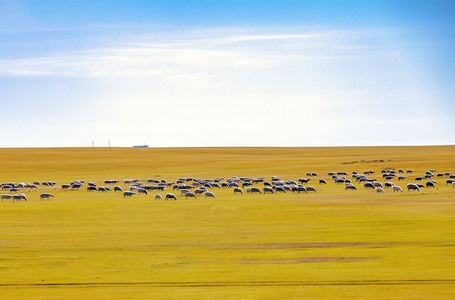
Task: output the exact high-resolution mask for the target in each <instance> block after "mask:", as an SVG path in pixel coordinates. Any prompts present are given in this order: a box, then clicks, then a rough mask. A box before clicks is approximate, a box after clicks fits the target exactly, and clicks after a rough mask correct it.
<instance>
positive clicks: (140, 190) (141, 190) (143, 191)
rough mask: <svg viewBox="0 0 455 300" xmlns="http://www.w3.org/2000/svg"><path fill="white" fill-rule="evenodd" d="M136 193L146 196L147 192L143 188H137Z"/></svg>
mask: <svg viewBox="0 0 455 300" xmlns="http://www.w3.org/2000/svg"><path fill="white" fill-rule="evenodd" d="M137 192H138V193H139V194H145V195H147V190H146V189H144V188H138V189H137Z"/></svg>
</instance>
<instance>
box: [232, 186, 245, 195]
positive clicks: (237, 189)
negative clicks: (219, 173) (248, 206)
mask: <svg viewBox="0 0 455 300" xmlns="http://www.w3.org/2000/svg"><path fill="white" fill-rule="evenodd" d="M234 194H243V191H242V189H241V188H239V187H235V188H234Z"/></svg>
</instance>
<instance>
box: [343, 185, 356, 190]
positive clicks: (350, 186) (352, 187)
mask: <svg viewBox="0 0 455 300" xmlns="http://www.w3.org/2000/svg"><path fill="white" fill-rule="evenodd" d="M344 190H345V191H347V190H352V191H355V190H357V188H356V187H355V186H354V185H353V184H350V183H349V184H346V186H345V187H344Z"/></svg>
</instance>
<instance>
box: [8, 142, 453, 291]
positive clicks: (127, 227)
mask: <svg viewBox="0 0 455 300" xmlns="http://www.w3.org/2000/svg"><path fill="white" fill-rule="evenodd" d="M454 154H455V146H428V147H345V148H169V149H164V148H158V149H154V148H149V149H133V148H36V149H0V182H2V183H5V182H14V183H20V182H25V183H29V182H35V181H37V182H44V181H55V182H56V183H57V184H56V186H54V187H44V186H40V187H39V188H38V190H36V191H33V190H32V191H29V190H21V192H23V193H25V194H26V195H27V198H28V201H11V200H8V201H6V200H5V201H2V202H0V228H1V231H0V299H453V297H454V295H455V189H452V187H451V186H449V185H446V183H445V181H446V180H447V178H448V177H446V176H444V177H438V178H434V179H435V180H436V181H437V182H438V185H437V188H435V189H433V188H423V189H422V190H421V191H420V192H408V191H407V190H406V188H405V187H406V184H407V183H409V182H414V179H415V177H416V176H418V175H423V174H424V173H425V171H427V170H429V169H435V170H436V173H439V172H442V173H452V174H455V155H454ZM390 168H394V169H395V170H398V169H404V170H407V169H412V170H414V172H413V173H412V174H405V175H406V176H407V178H406V180H404V181H400V182H398V181H397V180H396V179H394V180H393V181H394V182H395V183H396V184H399V185H401V186H402V187H403V189H404V192H403V193H393V192H392V191H391V190H390V189H386V190H385V193H383V194H378V193H376V192H374V191H372V190H368V189H365V188H363V185H362V184H361V183H356V182H355V181H354V184H355V185H356V186H357V191H345V190H344V186H343V185H337V184H335V183H334V181H333V180H332V179H331V178H330V176H329V175H328V174H327V173H328V172H332V171H334V172H338V171H344V172H347V173H348V174H349V178H351V173H352V172H353V171H358V172H362V173H363V172H364V171H365V170H373V171H375V174H373V175H371V176H369V177H373V178H376V179H378V181H381V182H384V181H385V180H383V179H382V175H381V170H383V169H390ZM307 172H316V173H317V174H318V176H317V177H312V178H311V180H310V182H309V183H308V185H311V186H314V187H315V188H316V189H317V192H316V193H306V194H305V193H292V192H287V193H275V194H247V193H243V194H242V195H235V194H234V193H233V191H232V189H229V188H221V189H213V190H212V191H213V192H214V193H215V194H216V198H215V199H211V198H207V199H206V198H205V197H203V196H199V197H198V198H197V199H188V200H187V199H185V197H184V196H180V194H179V192H178V191H173V190H172V186H171V187H168V188H167V190H166V191H164V192H160V193H161V194H162V195H164V194H165V193H166V192H173V193H175V194H176V195H177V198H178V199H177V200H176V201H172V200H170V201H159V200H154V198H153V195H154V194H155V193H156V192H151V193H149V194H148V195H134V196H133V197H131V198H124V197H123V195H122V194H121V193H119V192H114V191H110V192H106V193H103V192H97V191H95V192H88V191H87V190H86V186H84V187H83V188H82V189H81V190H77V191H72V190H68V191H63V190H62V189H61V185H62V184H67V183H69V182H71V181H73V180H85V182H88V181H92V182H96V183H97V185H104V180H106V179H117V180H120V182H119V185H120V186H122V188H123V189H124V190H125V189H127V188H128V187H127V186H126V185H125V184H124V179H138V180H139V181H140V182H143V183H145V182H146V181H147V180H148V179H158V180H167V181H168V182H173V181H176V180H177V179H179V178H183V177H192V178H201V179H214V178H218V177H222V178H224V180H226V179H228V178H231V177H233V176H238V177H250V178H258V177H264V178H265V179H267V180H270V179H271V177H272V176H278V177H279V178H281V179H283V180H288V179H293V180H297V179H298V178H301V177H306V178H309V177H308V176H306V173H307ZM319 179H325V180H327V184H326V185H323V184H319V183H318V180H319ZM255 185H256V186H257V187H260V188H261V189H262V186H263V185H262V184H261V183H256V184H255ZM43 192H49V193H52V194H54V196H55V197H54V198H51V199H50V200H49V201H41V200H40V197H39V195H40V194H41V193H43ZM2 193H8V191H2Z"/></svg>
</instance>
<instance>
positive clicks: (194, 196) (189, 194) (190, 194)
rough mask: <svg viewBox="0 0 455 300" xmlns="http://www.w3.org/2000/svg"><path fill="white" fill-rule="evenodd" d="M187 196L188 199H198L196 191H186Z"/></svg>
mask: <svg viewBox="0 0 455 300" xmlns="http://www.w3.org/2000/svg"><path fill="white" fill-rule="evenodd" d="M166 197H167V196H166ZM185 198H186V199H188V198H194V199H197V197H196V194H195V193H192V192H187V193H185Z"/></svg>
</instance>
